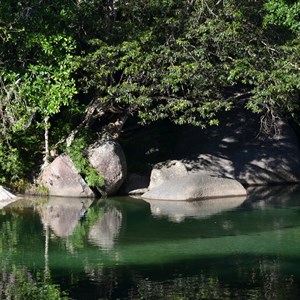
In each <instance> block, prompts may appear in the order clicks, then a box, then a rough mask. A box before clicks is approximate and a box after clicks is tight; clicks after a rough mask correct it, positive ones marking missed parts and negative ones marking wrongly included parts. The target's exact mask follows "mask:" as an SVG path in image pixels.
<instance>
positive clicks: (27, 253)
mask: <svg viewBox="0 0 300 300" xmlns="http://www.w3.org/2000/svg"><path fill="white" fill-rule="evenodd" d="M299 238H300V190H299V188H298V187H276V188H273V189H271V188H269V189H258V190H254V191H252V192H249V196H248V198H247V199H245V198H232V199H230V198H228V199H226V198H225V199H214V200H205V201H201V202H192V203H175V204H174V203H169V202H157V201H152V202H150V203H147V202H145V201H143V200H141V199H133V198H110V199H106V200H96V201H93V202H92V201H91V200H82V199H68V198H50V199H39V198H33V199H22V200H19V201H17V202H14V203H12V204H10V205H8V206H6V207H4V208H3V209H2V210H0V260H1V267H2V268H1V270H2V271H1V272H0V299H25V298H26V299H58V298H60V297H65V298H71V299H299V298H300V243H299Z"/></svg>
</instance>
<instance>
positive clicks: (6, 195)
mask: <svg viewBox="0 0 300 300" xmlns="http://www.w3.org/2000/svg"><path fill="white" fill-rule="evenodd" d="M18 199H19V197H17V196H15V195H13V194H12V193H10V192H9V191H7V190H6V189H5V188H4V187H2V186H0V209H2V208H3V207H5V206H6V205H8V204H10V203H12V202H14V201H16V200H18Z"/></svg>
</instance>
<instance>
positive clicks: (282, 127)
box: [174, 109, 300, 184]
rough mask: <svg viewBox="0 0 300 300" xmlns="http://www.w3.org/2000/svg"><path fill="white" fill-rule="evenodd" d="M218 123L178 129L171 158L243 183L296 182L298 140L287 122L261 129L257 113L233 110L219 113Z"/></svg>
mask: <svg viewBox="0 0 300 300" xmlns="http://www.w3.org/2000/svg"><path fill="white" fill-rule="evenodd" d="M220 123H221V125H222V126H214V127H208V128H207V129H204V130H202V129H201V128H197V127H193V126H185V127H181V128H179V131H180V137H179V139H178V141H180V142H178V143H177V147H176V149H175V150H174V158H176V159H180V160H183V161H184V162H185V164H186V166H187V167H188V169H189V171H192V172H198V171H207V172H209V173H211V174H214V175H219V176H222V177H228V178H235V179H237V180H238V181H240V182H241V183H243V184H266V183H284V182H298V181H299V179H300V162H299V157H300V156H299V145H298V140H297V137H296V135H295V133H294V132H293V130H292V128H291V127H290V126H289V125H288V124H287V123H286V122H284V121H283V120H280V119H277V120H276V121H275V122H273V123H270V124H269V125H270V128H269V130H268V131H262V130H261V127H260V125H261V121H260V116H259V115H258V114H254V113H251V112H247V111H243V110H241V109H233V110H232V111H230V112H226V114H222V115H220Z"/></svg>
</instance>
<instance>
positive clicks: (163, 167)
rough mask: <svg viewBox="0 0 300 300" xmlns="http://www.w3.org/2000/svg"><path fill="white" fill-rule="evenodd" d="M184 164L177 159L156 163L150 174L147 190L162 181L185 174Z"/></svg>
mask: <svg viewBox="0 0 300 300" xmlns="http://www.w3.org/2000/svg"><path fill="white" fill-rule="evenodd" d="M187 174H188V172H187V169H186V167H185V165H184V164H183V163H182V162H180V161H177V160H171V161H166V162H163V163H158V164H156V165H155V166H154V167H153V169H152V171H151V176H150V184H149V187H148V188H149V190H151V189H153V188H155V187H157V186H159V185H161V184H162V183H164V182H166V181H168V180H170V179H172V178H175V177H182V176H185V175H187Z"/></svg>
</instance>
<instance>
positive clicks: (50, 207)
mask: <svg viewBox="0 0 300 300" xmlns="http://www.w3.org/2000/svg"><path fill="white" fill-rule="evenodd" d="M91 204H92V200H91V199H81V198H61V197H50V198H49V201H48V202H46V203H45V204H42V205H40V206H39V207H38V211H39V213H40V216H41V221H42V223H43V224H44V225H45V226H50V228H51V229H52V230H53V232H54V233H55V235H56V236H58V237H68V236H69V235H70V234H72V233H73V231H74V229H75V227H76V225H77V224H78V222H79V220H80V219H81V218H82V217H83V216H84V214H85V212H86V211H87V209H88V208H89V207H90V205H91Z"/></svg>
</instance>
